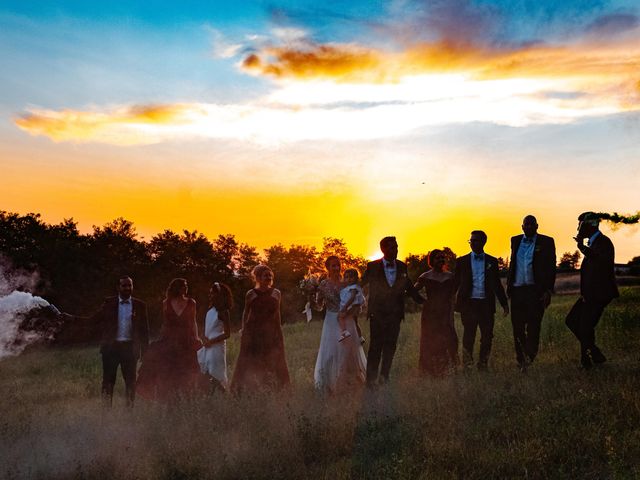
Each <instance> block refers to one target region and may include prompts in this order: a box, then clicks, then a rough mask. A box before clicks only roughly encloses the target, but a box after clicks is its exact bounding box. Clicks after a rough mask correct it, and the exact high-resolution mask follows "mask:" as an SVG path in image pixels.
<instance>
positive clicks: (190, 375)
mask: <svg viewBox="0 0 640 480" xmlns="http://www.w3.org/2000/svg"><path fill="white" fill-rule="evenodd" d="M162 316H163V322H162V328H161V330H160V339H159V340H158V341H157V342H154V343H152V344H151V345H150V346H149V349H148V350H147V352H146V354H145V355H144V357H143V359H142V364H141V365H140V371H139V372H138V383H137V387H136V388H137V392H138V394H139V395H140V396H142V397H143V398H147V399H157V400H167V399H171V398H174V397H175V396H179V395H184V394H188V393H190V392H191V391H192V390H193V389H194V387H195V382H196V380H197V377H198V374H199V370H200V368H199V366H198V359H197V356H196V352H197V350H198V349H199V348H200V347H201V346H202V343H201V342H200V339H199V338H198V328H197V326H196V302H195V301H194V300H193V299H189V302H188V303H187V306H186V307H185V308H184V310H183V311H182V312H181V313H180V315H178V314H177V313H176V312H175V310H174V309H173V307H172V306H171V302H169V301H166V300H165V301H164V302H163V304H162Z"/></svg>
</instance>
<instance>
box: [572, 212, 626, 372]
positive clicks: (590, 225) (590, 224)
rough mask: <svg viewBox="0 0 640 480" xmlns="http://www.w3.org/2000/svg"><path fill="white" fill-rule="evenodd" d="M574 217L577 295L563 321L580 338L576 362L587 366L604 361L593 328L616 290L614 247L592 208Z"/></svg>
mask: <svg viewBox="0 0 640 480" xmlns="http://www.w3.org/2000/svg"><path fill="white" fill-rule="evenodd" d="M578 221H579V224H578V235H577V236H576V237H575V241H576V243H577V244H578V249H579V250H580V251H581V252H582V254H583V255H584V258H583V260H582V264H581V265H580V298H579V299H578V301H577V302H576V303H575V305H574V306H573V307H572V308H571V311H570V312H569V314H568V315H567V318H566V320H565V323H566V324H567V327H569V329H570V330H571V331H572V332H573V334H574V335H575V336H576V338H577V339H578V340H579V341H580V362H581V363H582V366H583V367H584V368H585V369H589V368H591V366H592V365H593V363H595V364H601V363H604V362H606V361H607V359H606V357H605V356H604V355H603V353H602V352H601V351H600V349H599V348H598V347H597V345H596V333H595V328H596V325H597V324H598V321H599V320H600V317H601V316H602V312H603V311H604V309H605V307H606V306H607V305H608V304H609V302H611V300H613V299H614V298H616V297H618V296H619V294H618V287H617V285H616V274H615V270H614V259H615V250H614V247H613V243H612V242H611V240H610V239H609V237H607V236H606V235H604V234H603V233H602V232H601V231H600V229H599V228H598V226H599V224H600V218H599V217H598V216H597V215H596V214H595V213H593V212H585V213H583V214H581V215H580V216H579V217H578ZM585 240H587V245H585V244H584V241H585Z"/></svg>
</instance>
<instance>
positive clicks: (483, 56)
mask: <svg viewBox="0 0 640 480" xmlns="http://www.w3.org/2000/svg"><path fill="white" fill-rule="evenodd" d="M639 61H640V48H639V47H638V46H637V44H636V43H633V44H632V43H629V42H626V43H624V44H617V45H611V44H607V45H604V46H601V45H599V44H575V45H569V46H546V45H537V46H526V47H521V48H513V49H495V48H494V49H491V48H488V47H482V46H476V45H474V44H472V43H467V44H461V43H452V42H447V41H440V42H434V43H421V44H417V45H414V46H412V47H410V48H408V49H406V50H404V51H400V52H388V51H383V50H377V49H370V48H365V47H361V46H355V45H352V44H343V45H341V44H331V45H318V44H307V45H304V46H297V47H268V48H264V49H262V50H261V51H259V52H258V53H253V54H251V55H249V56H248V57H246V58H245V60H244V61H243V62H242V64H241V67H242V68H243V69H244V70H245V71H247V72H249V73H252V74H255V75H264V76H270V77H274V78H278V79H293V80H332V81H336V82H345V83H371V82H375V83H395V82H398V81H400V80H401V79H402V78H405V77H408V76H412V75H421V74H433V73H452V72H455V73H462V74H467V75H469V76H471V77H472V78H478V79H500V78H531V77H538V78H539V77H547V78H559V77H567V78H576V77H596V76H601V77H605V78H611V77H615V76H631V77H635V76H637V75H638V70H637V68H638V62H639Z"/></svg>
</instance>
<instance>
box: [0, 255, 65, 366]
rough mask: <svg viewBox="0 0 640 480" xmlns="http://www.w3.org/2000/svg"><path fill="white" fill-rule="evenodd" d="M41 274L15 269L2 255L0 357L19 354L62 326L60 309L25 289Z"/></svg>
mask: <svg viewBox="0 0 640 480" xmlns="http://www.w3.org/2000/svg"><path fill="white" fill-rule="evenodd" d="M38 281H39V276H38V274H37V272H36V273H28V272H25V271H23V270H16V269H13V268H12V267H11V265H10V264H9V262H8V261H7V260H6V259H4V258H2V257H0V359H3V358H5V357H8V356H12V355H18V354H20V353H21V352H22V351H23V350H24V349H25V348H26V347H27V346H28V345H31V344H33V343H35V342H38V341H41V340H51V339H53V336H54V335H55V333H56V331H57V330H58V327H59V326H60V321H59V320H58V319H59V316H60V312H59V311H58V309H57V308H56V307H54V306H53V305H51V304H50V303H49V302H47V301H46V300H45V299H44V298H41V297H37V296H34V295H32V294H31V293H29V292H27V291H23V290H31V289H33V288H35V286H36V285H37V284H38Z"/></svg>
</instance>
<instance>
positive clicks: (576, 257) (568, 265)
mask: <svg viewBox="0 0 640 480" xmlns="http://www.w3.org/2000/svg"><path fill="white" fill-rule="evenodd" d="M579 263H580V251H579V250H576V251H575V252H573V253H571V252H564V253H563V254H562V256H561V257H560V261H559V262H558V270H560V271H564V272H571V271H574V270H576V269H577V268H578V264H579Z"/></svg>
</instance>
